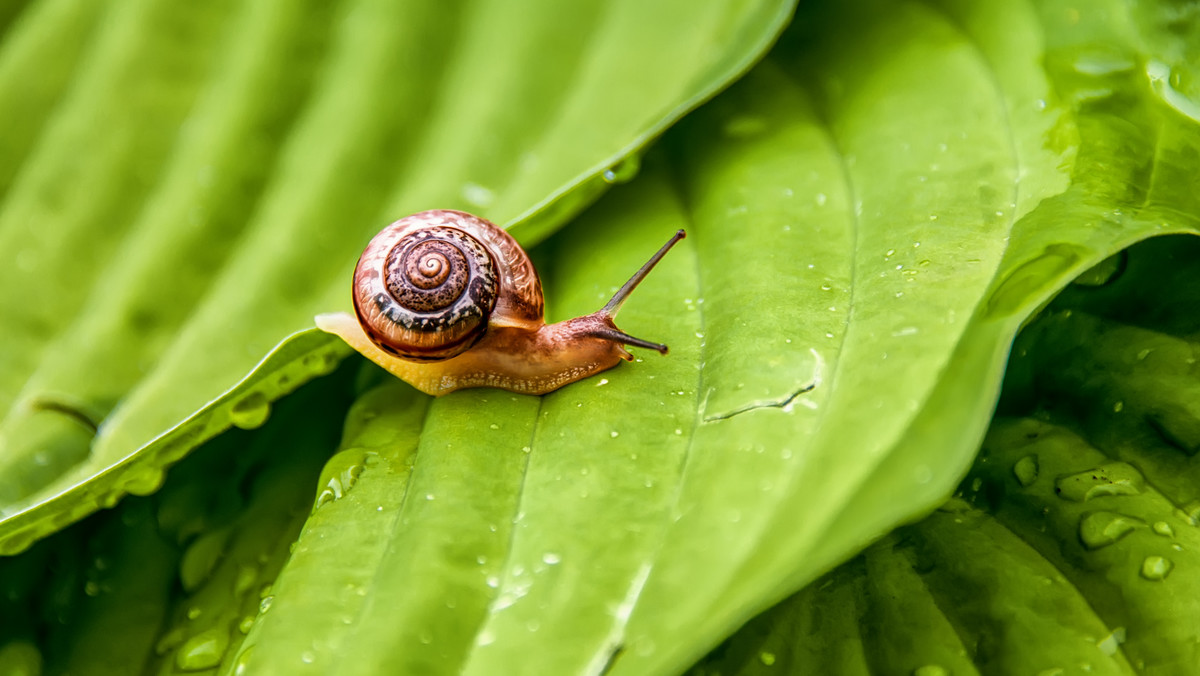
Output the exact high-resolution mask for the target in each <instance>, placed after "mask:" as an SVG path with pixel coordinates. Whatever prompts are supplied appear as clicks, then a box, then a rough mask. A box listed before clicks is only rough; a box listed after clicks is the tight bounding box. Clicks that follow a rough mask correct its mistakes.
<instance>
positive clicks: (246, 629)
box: [238, 615, 254, 634]
mask: <svg viewBox="0 0 1200 676" xmlns="http://www.w3.org/2000/svg"><path fill="white" fill-rule="evenodd" d="M253 627H254V618H253V617H251V616H249V615H247V616H246V617H243V618H242V621H241V622H238V631H240V632H242V633H243V634H249V633H250V630H251V629H252V628H253Z"/></svg>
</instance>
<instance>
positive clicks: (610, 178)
mask: <svg viewBox="0 0 1200 676" xmlns="http://www.w3.org/2000/svg"><path fill="white" fill-rule="evenodd" d="M641 168H642V160H641V158H640V157H638V156H637V155H630V156H628V157H626V158H625V159H623V160H621V161H619V162H617V163H616V164H614V165H612V166H611V167H609V168H608V169H605V170H604V174H603V178H604V182H605V183H628V182H630V181H632V180H633V177H634V176H637V174H638V171H639V170H640V169H641Z"/></svg>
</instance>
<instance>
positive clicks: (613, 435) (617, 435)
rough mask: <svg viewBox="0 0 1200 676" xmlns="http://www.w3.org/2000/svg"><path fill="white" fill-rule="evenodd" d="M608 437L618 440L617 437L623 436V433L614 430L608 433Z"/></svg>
mask: <svg viewBox="0 0 1200 676" xmlns="http://www.w3.org/2000/svg"><path fill="white" fill-rule="evenodd" d="M608 436H610V437H612V438H613V439H616V438H617V437H619V436H621V433H620V432H618V431H616V430H613V431H611V432H609V433H608Z"/></svg>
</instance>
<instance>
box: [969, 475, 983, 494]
mask: <svg viewBox="0 0 1200 676" xmlns="http://www.w3.org/2000/svg"><path fill="white" fill-rule="evenodd" d="M980 488H983V479H982V478H981V477H975V479H974V480H973V481H971V491H972V492H975V493H978V492H979V489H980Z"/></svg>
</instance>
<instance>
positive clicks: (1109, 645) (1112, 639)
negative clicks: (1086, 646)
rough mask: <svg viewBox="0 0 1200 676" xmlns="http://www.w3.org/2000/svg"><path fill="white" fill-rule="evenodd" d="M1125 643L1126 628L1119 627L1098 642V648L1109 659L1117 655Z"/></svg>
mask: <svg viewBox="0 0 1200 676" xmlns="http://www.w3.org/2000/svg"><path fill="white" fill-rule="evenodd" d="M1124 642H1125V627H1117V628H1115V629H1113V630H1112V631H1111V632H1110V633H1109V634H1108V636H1105V637H1104V638H1102V639H1100V640H1099V641H1097V642H1096V647H1097V648H1099V649H1100V652H1102V653H1104V654H1105V655H1108V656H1109V657H1111V656H1113V655H1116V654H1117V649H1118V648H1119V647H1120V645H1121V644H1122V643H1124Z"/></svg>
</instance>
